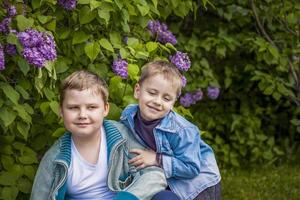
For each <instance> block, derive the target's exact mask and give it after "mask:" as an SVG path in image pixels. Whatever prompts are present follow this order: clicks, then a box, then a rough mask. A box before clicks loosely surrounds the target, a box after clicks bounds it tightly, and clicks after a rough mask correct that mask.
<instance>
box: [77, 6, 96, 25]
mask: <svg viewBox="0 0 300 200" xmlns="http://www.w3.org/2000/svg"><path fill="white" fill-rule="evenodd" d="M96 16H97V12H95V11H91V9H90V8H89V7H88V6H84V7H82V8H81V9H80V11H79V22H80V24H87V23H90V22H91V21H93V20H94V19H95V17H96Z"/></svg>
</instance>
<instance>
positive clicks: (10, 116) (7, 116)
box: [0, 107, 17, 127]
mask: <svg viewBox="0 0 300 200" xmlns="http://www.w3.org/2000/svg"><path fill="white" fill-rule="evenodd" d="M16 117H17V114H16V113H15V112H14V111H12V110H11V109H8V108H7V107H2V108H0V119H1V120H2V121H3V123H4V126H5V127H7V126H9V125H10V124H11V123H13V122H14V120H15V119H16Z"/></svg>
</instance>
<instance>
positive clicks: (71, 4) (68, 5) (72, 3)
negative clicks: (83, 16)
mask: <svg viewBox="0 0 300 200" xmlns="http://www.w3.org/2000/svg"><path fill="white" fill-rule="evenodd" d="M58 4H59V5H61V6H62V7H63V8H64V9H66V10H74V9H75V7H76V4H77V1H76V0H58Z"/></svg>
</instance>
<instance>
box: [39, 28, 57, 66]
mask: <svg viewBox="0 0 300 200" xmlns="http://www.w3.org/2000/svg"><path fill="white" fill-rule="evenodd" d="M43 39H44V43H43V44H42V45H40V47H39V51H40V52H41V53H42V54H43V56H44V58H45V59H46V60H51V61H53V60H55V59H56V57H57V54H56V49H55V43H54V39H53V37H52V36H50V35H48V34H47V33H43Z"/></svg>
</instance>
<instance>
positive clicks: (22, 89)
mask: <svg viewBox="0 0 300 200" xmlns="http://www.w3.org/2000/svg"><path fill="white" fill-rule="evenodd" d="M16 90H17V91H18V92H19V93H20V94H21V95H22V97H23V98H24V99H29V98H30V96H29V94H28V92H27V91H26V90H24V88H22V87H21V86H20V85H17V86H16Z"/></svg>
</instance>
